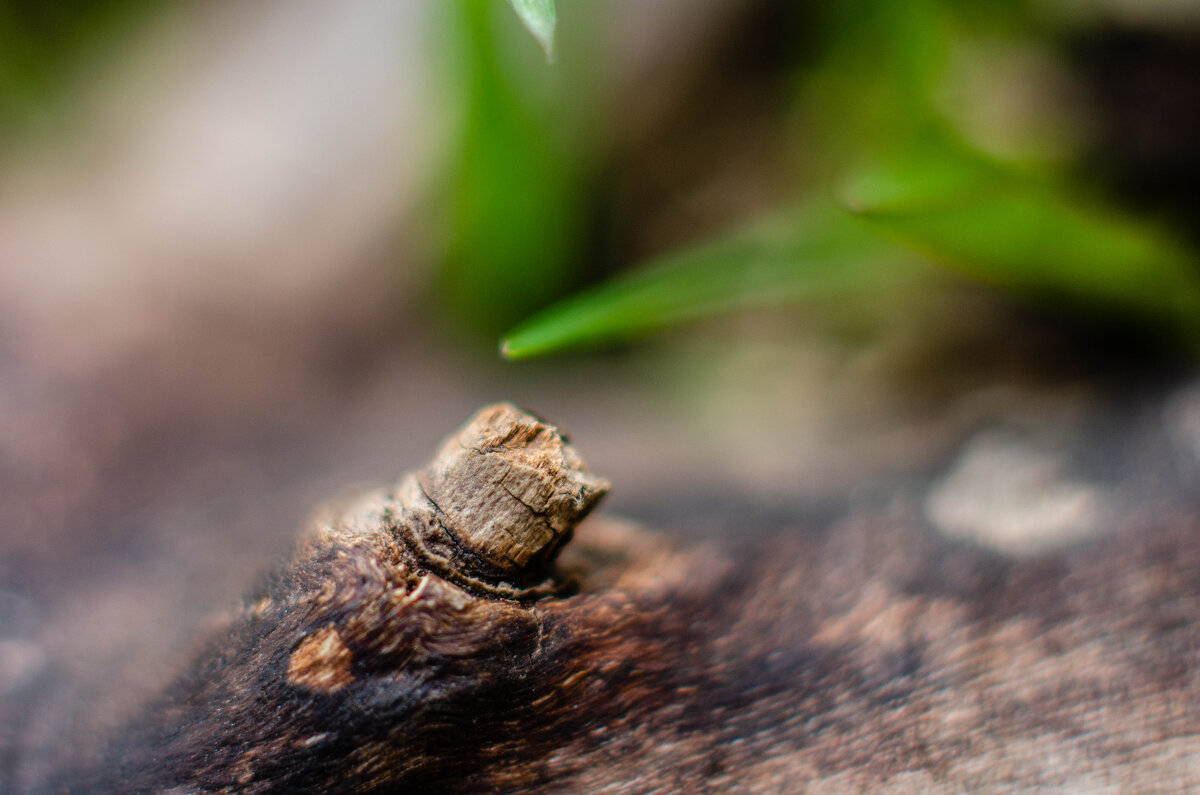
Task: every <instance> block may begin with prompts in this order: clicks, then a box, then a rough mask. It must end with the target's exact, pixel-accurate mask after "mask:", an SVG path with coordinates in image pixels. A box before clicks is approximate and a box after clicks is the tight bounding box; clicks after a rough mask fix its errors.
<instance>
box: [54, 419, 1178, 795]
mask: <svg viewBox="0 0 1200 795" xmlns="http://www.w3.org/2000/svg"><path fill="white" fill-rule="evenodd" d="M483 417H484V418H488V417H493V418H515V420H516V425H520V427H521V428H522V430H520V431H518V432H515V433H511V434H510V433H509V432H508V431H507V430H503V431H499V432H497V433H495V434H494V435H493V434H491V432H490V431H489V432H488V433H484V434H481V437H482V436H486V437H488V438H489V439H491V440H492V441H490V442H488V441H485V442H482V443H480V444H475V443H473V442H470V441H468V442H467V443H466V444H463V443H462V438H463V437H462V435H460V436H459V440H458V441H451V442H448V443H447V446H446V447H444V448H443V451H442V453H441V454H440V455H439V461H441V462H445V461H446V460H448V459H447V458H446V454H447V453H450V458H454V457H455V456H465V457H466V460H465V462H464V467H463V468H462V469H461V470H460V469H459V468H458V467H457V466H455V467H443V466H442V465H441V464H435V465H434V466H432V467H430V468H427V469H426V470H425V471H424V472H423V473H420V474H418V475H416V476H413V477H410V478H408V479H406V480H404V481H403V482H402V483H401V484H400V485H399V486H398V487H396V488H393V489H389V490H384V491H377V492H372V493H368V494H366V495H363V496H361V497H359V498H357V499H356V500H352V501H350V502H348V503H347V504H344V505H342V506H341V507H340V508H337V509H335V510H333V511H331V512H330V513H329V515H328V516H327V517H325V518H323V519H320V520H318V521H317V522H316V523H315V526H314V529H313V531H312V532H310V533H309V534H308V535H307V536H306V537H305V539H304V540H303V542H302V543H301V545H300V547H299V549H298V551H297V552H296V554H295V555H294V557H293V558H292V559H291V560H290V561H289V562H288V563H286V564H285V565H284V566H283V567H282V568H281V569H280V570H278V571H277V572H276V573H275V574H274V575H272V577H271V578H270V579H269V580H268V581H267V583H266V584H265V585H264V587H263V588H262V589H261V591H260V592H259V593H257V594H255V595H253V596H252V597H251V598H249V599H248V600H247V601H246V603H245V607H244V610H243V611H242V612H241V614H240V615H239V616H237V617H236V618H235V619H234V620H233V621H232V622H231V623H230V625H229V626H228V627H227V628H226V629H224V630H222V631H221V632H219V633H218V634H217V635H216V636H215V637H214V638H213V640H212V641H211V643H210V644H209V646H208V647H207V649H206V650H205V652H204V653H202V654H201V655H200V656H199V657H198V658H197V659H196V660H195V662H194V663H193V665H192V667H191V668H190V669H189V671H188V672H187V673H185V674H184V675H182V676H181V677H180V679H179V680H178V681H177V682H176V683H175V684H174V685H173V686H172V688H171V689H170V690H169V692H167V693H166V694H165V695H164V696H163V697H162V698H161V699H160V700H159V701H158V702H156V703H155V704H154V705H152V706H151V707H150V708H149V709H148V710H147V711H146V714H145V715H144V716H143V718H142V719H141V720H140V721H139V722H137V723H135V724H134V725H132V726H129V727H127V728H126V729H124V730H123V731H120V732H118V733H117V734H116V735H114V737H113V738H112V740H111V743H110V745H109V748H108V751H107V753H106V755H105V756H104V758H103V759H101V760H99V761H98V762H96V763H95V764H93V765H92V766H91V767H90V768H89V769H86V770H77V771H74V772H72V773H70V774H69V775H67V776H65V777H64V778H63V780H62V781H61V782H60V784H56V785H53V786H50V787H49V788H48V789H49V790H50V791H57V790H59V789H60V788H61V785H63V784H66V783H72V784H74V786H73V787H72V788H71V791H113V792H120V791H172V792H219V791H226V792H292V791H311V792H339V791H345V792H391V791H439V790H448V791H504V792H520V791H548V792H549V791H555V792H558V791H568V792H656V791H657V792H667V791H751V792H782V791H787V792H792V791H803V790H804V789H806V788H807V787H809V786H812V787H816V788H819V789H820V790H821V791H862V790H871V791H894V792H961V791H1011V790H1013V789H1032V788H1042V789H1048V790H1051V791H1064V792H1065V791H1078V790H1081V789H1087V790H1099V791H1107V790H1114V791H1160V792H1175V791H1183V790H1186V789H1188V788H1191V787H1196V786H1200V766H1197V764H1196V762H1195V760H1196V758H1197V756H1196V753H1197V751H1198V750H1200V747H1198V746H1197V742H1196V740H1195V739H1194V738H1195V737H1196V736H1197V734H1198V733H1200V707H1198V706H1197V705H1198V704H1200V699H1198V698H1197V696H1200V630H1198V629H1197V625H1196V622H1195V616H1196V615H1197V614H1200V544H1197V543H1196V540H1197V537H1198V533H1200V527H1198V526H1197V521H1196V514H1195V512H1194V510H1190V509H1188V508H1186V507H1178V506H1177V507H1175V508H1173V509H1170V510H1166V509H1162V510H1152V511H1146V510H1138V509H1135V510H1132V511H1129V512H1123V513H1121V514H1120V515H1121V520H1120V521H1119V522H1118V523H1117V525H1116V526H1115V528H1114V529H1113V530H1112V531H1111V533H1110V534H1109V535H1108V536H1107V537H1103V538H1098V539H1095V540H1094V541H1093V542H1092V543H1088V544H1083V545H1078V544H1077V545H1075V546H1073V547H1071V548H1069V549H1067V550H1065V551H1062V552H1059V553H1057V554H1049V555H1042V556H1039V557H1037V558H1031V559H1010V558H1006V557H1002V556H1000V555H999V554H994V553H989V552H986V551H983V550H981V549H980V548H978V547H975V546H972V545H969V544H966V543H959V542H954V541H949V540H947V538H946V537H944V536H942V535H940V534H939V533H937V532H936V531H934V530H933V529H932V528H931V527H930V526H929V525H928V523H927V521H926V520H925V518H924V516H923V514H922V512H921V511H920V510H919V508H918V506H915V505H913V504H911V503H905V502H904V501H900V502H897V503H895V504H893V505H891V506H890V507H886V508H879V509H868V510H863V511H860V512H857V513H852V514H849V515H847V516H844V517H842V518H840V519H838V520H837V521H835V522H833V523H832V524H830V525H829V526H827V527H817V528H811V529H809V530H804V531H792V532H789V533H786V534H783V535H778V536H774V537H768V538H765V539H762V540H759V541H756V542H754V543H753V544H750V545H741V546H735V545H731V544H730V545H719V544H707V543H705V544H694V545H689V546H687V547H679V546H677V545H675V544H673V543H669V542H667V541H665V540H664V539H662V538H661V537H659V536H657V535H655V534H654V533H650V532H648V531H645V530H642V529H638V528H635V527H631V526H627V525H622V524H620V523H615V522H613V521H611V520H607V521H606V520H600V519H593V520H589V522H587V523H585V524H584V525H583V526H582V527H581V528H580V529H579V532H578V534H577V537H576V539H575V541H573V542H572V544H571V545H570V547H568V548H567V549H566V550H565V551H564V553H563V556H562V559H561V560H560V561H559V563H558V569H557V573H555V572H553V571H552V570H551V569H550V566H551V564H552V560H551V558H552V555H553V552H554V551H555V550H557V549H558V548H559V545H560V542H561V541H562V539H563V538H565V537H566V535H567V534H568V533H569V532H570V530H569V525H570V523H571V521H573V520H574V519H575V518H577V517H578V516H580V515H582V514H584V513H586V512H587V510H588V509H590V508H591V506H592V505H594V502H595V499H597V498H598V496H599V494H600V492H601V491H602V484H600V483H599V481H597V480H595V479H594V478H592V477H591V476H589V475H586V474H585V473H584V471H583V470H582V466H581V464H580V463H579V461H578V459H577V458H576V457H575V456H574V455H573V454H572V453H571V451H570V448H569V447H566V446H564V445H563V444H562V442H561V440H560V439H559V437H558V436H557V434H556V433H555V432H554V431H553V430H552V429H550V428H549V427H548V426H545V425H544V424H541V423H536V422H535V421H534V420H532V418H522V417H521V415H519V414H516V413H515V412H513V411H512V410H511V409H508V408H498V409H495V410H493V412H485V413H484V415H483ZM484 424H485V425H488V426H489V427H490V426H491V424H493V421H492V420H485V423H484ZM516 425H514V427H516ZM472 427H475V426H468V429H467V430H466V431H465V433H466V434H467V435H468V436H470V435H472V434H473V433H474V431H473V430H471V428H472ZM493 455H500V456H502V457H504V458H505V459H507V458H509V457H510V456H515V458H516V460H522V461H524V460H530V458H531V457H532V460H536V461H537V462H538V463H537V464H535V465H534V466H533V467H532V468H531V469H530V470H525V471H523V474H522V475H521V476H520V477H517V478H515V480H519V481H521V482H524V483H527V484H535V483H537V484H542V485H540V486H537V487H534V486H532V485H530V486H528V487H526V488H522V489H521V490H520V491H518V492H515V493H519V494H520V495H521V498H520V499H516V498H514V497H509V498H508V499H509V500H511V504H510V503H509V502H506V501H505V500H504V499H502V498H501V497H500V494H499V493H498V492H497V491H495V489H494V488H493V487H496V488H500V489H501V490H502V491H503V487H504V486H510V483H511V482H513V479H510V478H507V477H505V474H506V473H508V472H510V471H511V469H510V468H509V466H508V465H507V464H505V465H503V466H501V467H500V468H499V469H498V470H496V469H492V468H491V462H490V460H489V462H488V465H487V466H484V465H483V463H482V462H481V461H480V460H479V457H480V456H483V457H487V456H493ZM456 471H463V472H467V471H469V472H476V473H479V472H487V473H488V475H487V476H486V477H484V478H483V479H482V480H479V481H474V482H472V483H470V484H463V485H462V490H461V491H459V490H455V493H456V494H458V495H462V494H473V495H476V496H472V497H470V498H469V499H466V500H465V502H463V501H461V498H455V497H453V496H450V495H447V500H446V502H445V503H443V501H442V499H441V498H440V497H439V498H438V499H437V504H438V505H440V506H441V507H442V509H443V510H442V511H441V512H439V511H438V510H437V508H436V507H434V506H433V503H432V502H430V501H428V500H427V499H426V494H425V493H422V484H428V485H427V486H426V490H428V489H430V488H432V489H433V490H434V491H435V492H436V493H437V494H439V495H443V494H445V493H446V491H447V490H448V489H445V488H442V487H440V486H437V485H435V484H436V483H438V482H442V483H455V482H459V478H458V476H456V475H454V474H449V473H453V472H456ZM439 473H441V474H439ZM549 473H554V474H553V476H552V477H551V478H550V479H549V480H544V479H542V478H543V476H544V475H546V474H549ZM563 478H565V479H566V480H565V482H568V483H571V484H572V485H570V486H568V487H563V488H559V487H558V486H559V485H560V484H562V483H564V480H563ZM488 484H490V485H488ZM510 488H511V486H510ZM532 494H537V495H541V496H539V497H531V496H530V495H532ZM456 499H459V501H457V502H456V501H455V500H456ZM497 500H498V502H495V501H497ZM479 502H487V503H489V504H493V503H494V504H496V505H497V506H498V508H499V512H498V513H489V514H488V517H491V518H493V519H494V518H495V517H496V516H498V515H501V514H503V515H506V516H509V517H510V519H509V520H506V521H505V522H502V523H499V524H496V529H497V531H500V530H501V528H504V529H507V531H508V533H511V534H512V537H513V538H515V539H521V540H518V541H517V542H516V544H515V545H511V544H510V545H507V546H502V547H496V546H494V545H493V544H491V543H489V541H490V534H485V535H484V538H483V539H482V541H481V540H479V535H478V532H477V531H478V524H472V525H471V527H470V528H464V527H463V526H462V525H459V524H457V520H453V521H452V520H450V519H449V517H461V516H464V515H467V514H469V513H470V507H471V505H473V504H477V503H479ZM447 505H453V506H454V507H453V508H451V509H447V508H446V506H447ZM531 506H532V507H531ZM545 517H558V518H546V521H547V522H548V523H549V524H550V526H551V527H561V528H563V529H561V530H556V531H555V532H543V531H544V529H545V528H541V529H537V528H531V527H529V526H528V525H525V524H524V522H528V521H529V520H530V519H531V518H533V519H536V520H537V521H541V520H542V519H543V518H545ZM559 519H562V520H563V521H561V522H560V521H559ZM535 524H536V522H535ZM539 527H540V526H539ZM522 528H523V529H522ZM514 529H515V532H514ZM506 537H507V535H506ZM413 539H417V540H418V542H417V543H414V541H413ZM464 539H471V541H468V543H462V542H463V540H464ZM530 539H532V543H530ZM456 542H457V543H456ZM497 548H499V549H501V550H502V551H501V552H500V553H499V554H494V551H495V550H496V549H497ZM431 550H432V552H431ZM477 550H482V552H479V551H477ZM514 550H517V551H515V552H514ZM526 553H528V554H526ZM517 560H524V561H525V562H526V563H525V565H526V566H527V567H528V568H525V569H523V568H522V566H521V565H518V564H517V563H516V561H517ZM460 566H463V567H465V568H464V569H463V570H465V571H467V574H465V575H461V579H460V580H459V581H457V582H456V581H455V579H454V578H455V576H456V575H451V577H450V579H447V577H446V576H445V575H446V573H447V572H449V571H451V570H457V567H460ZM447 567H449V568H447ZM572 579H573V580H574V581H575V582H576V583H577V590H576V591H573V592H572V591H567V590H565V589H563V588H561V587H559V586H562V585H563V584H564V583H567V582H569V581H571V580H572ZM547 583H549V584H547ZM550 584H553V585H554V586H555V587H550Z"/></svg>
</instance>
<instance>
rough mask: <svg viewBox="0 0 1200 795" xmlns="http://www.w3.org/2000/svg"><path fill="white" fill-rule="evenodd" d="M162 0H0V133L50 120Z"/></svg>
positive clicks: (160, 4)
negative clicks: (73, 89) (72, 89)
mask: <svg viewBox="0 0 1200 795" xmlns="http://www.w3.org/2000/svg"><path fill="white" fill-rule="evenodd" d="M163 5H165V4H164V3H163V2H161V0H61V1H56V2H39V0H0V132H5V133H7V132H10V131H12V129H13V128H14V127H18V126H20V125H21V124H24V123H26V122H27V121H29V120H31V119H36V118H38V117H41V116H52V115H53V112H54V111H55V110H56V107H55V106H56V105H57V103H58V102H59V101H60V99H61V98H63V97H64V96H66V95H68V93H69V89H70V87H71V86H72V85H73V83H74V82H75V81H76V80H77V79H79V78H81V77H83V76H85V75H86V74H88V73H89V72H90V71H92V68H93V67H94V65H95V62H96V61H97V60H103V59H104V57H105V56H107V55H108V53H109V52H115V51H116V49H117V46H118V45H119V44H120V43H121V42H122V41H123V40H124V38H125V35H126V34H127V33H128V32H129V31H130V30H132V29H133V28H135V27H136V25H137V24H138V23H139V22H140V21H142V20H144V19H145V18H147V17H149V16H150V14H151V12H152V11H153V10H155V9H157V8H159V7H161V6H163Z"/></svg>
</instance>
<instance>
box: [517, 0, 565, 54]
mask: <svg viewBox="0 0 1200 795" xmlns="http://www.w3.org/2000/svg"><path fill="white" fill-rule="evenodd" d="M508 4H509V5H510V6H512V7H513V11H516V12H517V16H519V17H520V18H521V21H522V22H524V23H525V27H526V28H527V29H528V30H529V32H530V33H531V34H533V37H534V38H535V39H537V41H538V44H540V45H542V50H543V51H544V52H545V53H546V60H547V61H551V62H552V61H553V60H554V23H555V18H554V0H508Z"/></svg>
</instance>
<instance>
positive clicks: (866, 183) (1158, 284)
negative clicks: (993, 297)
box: [848, 156, 1200, 337]
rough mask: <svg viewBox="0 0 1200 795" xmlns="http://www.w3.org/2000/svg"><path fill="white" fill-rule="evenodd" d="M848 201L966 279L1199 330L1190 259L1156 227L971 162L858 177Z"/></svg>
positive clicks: (1199, 296) (947, 161)
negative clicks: (966, 277) (967, 277)
mask: <svg viewBox="0 0 1200 795" xmlns="http://www.w3.org/2000/svg"><path fill="white" fill-rule="evenodd" d="M848 204H849V205H850V206H852V207H853V208H854V209H855V211H856V212H857V213H858V214H859V216H860V217H862V218H863V219H864V220H866V221H868V222H869V223H870V224H871V225H872V226H874V227H875V228H876V229H878V230H879V231H880V232H881V233H882V234H885V235H887V236H889V237H891V238H892V239H894V240H896V241H898V242H900V243H902V244H904V245H906V246H908V247H909V248H911V249H912V250H914V251H915V252H918V253H920V254H923V255H925V256H927V257H929V258H930V259H932V260H934V261H935V262H938V263H940V264H942V265H945V266H947V267H950V268H952V269H954V270H957V271H959V272H961V273H963V274H965V275H967V276H969V277H971V278H973V279H976V280H978V281H981V282H984V283H987V284H991V285H993V286H996V287H999V288H1001V289H1004V290H1007V291H1011V292H1014V293H1018V294H1022V295H1026V296H1030V297H1033V298H1038V299H1042V300H1044V301H1045V300H1049V301H1053V302H1055V305H1056V306H1061V307H1063V308H1069V309H1077V310H1084V311H1088V312H1091V313H1093V314H1097V313H1105V314H1109V315H1111V316H1114V317H1120V316H1128V317H1131V318H1133V317H1136V318H1139V319H1148V320H1153V321H1160V322H1165V323H1166V324H1167V325H1169V326H1170V327H1171V328H1172V329H1173V330H1175V331H1178V332H1182V333H1184V334H1185V336H1189V337H1192V336H1194V335H1195V334H1196V333H1197V331H1198V330H1200V267H1198V263H1197V258H1196V257H1195V256H1194V255H1193V254H1192V253H1191V252H1189V251H1188V250H1187V249H1186V248H1185V247H1184V246H1182V245H1181V244H1180V243H1179V242H1178V241H1176V240H1174V239H1173V238H1172V237H1171V236H1170V235H1168V234H1167V233H1166V232H1165V231H1163V230H1161V229H1159V228H1157V227H1155V226H1154V225H1152V224H1148V223H1145V222H1143V221H1140V220H1137V219H1133V218H1130V217H1128V216H1126V215H1123V214H1121V213H1119V212H1117V211H1115V210H1112V209H1108V208H1104V207H1100V206H1096V205H1090V204H1088V203H1086V202H1081V201H1078V200H1076V199H1074V198H1073V197H1071V196H1068V195H1067V194H1066V193H1065V192H1064V191H1063V190H1061V189H1060V188H1058V187H1057V186H1056V185H1054V184H1053V182H1052V181H1050V180H1048V179H1042V178H1038V177H1035V176H1031V175H1025V174H1020V173H1016V172H1014V171H1011V170H1007V169H1004V168H1003V167H1001V166H998V165H996V164H992V163H990V162H986V161H983V160H980V161H979V162H976V163H971V162H968V161H962V160H958V159H957V157H956V156H947V157H946V158H944V161H943V162H942V163H940V164H939V163H937V162H934V160H933V159H930V158H918V159H914V160H910V161H907V162H904V163H898V164H894V165H893V166H891V167H890V168H888V169H886V170H883V171H878V172H875V173H873V174H870V175H867V176H863V177H860V179H858V180H856V185H855V187H854V188H852V189H851V191H850V193H849V195H848Z"/></svg>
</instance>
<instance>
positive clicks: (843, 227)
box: [501, 202, 923, 359]
mask: <svg viewBox="0 0 1200 795" xmlns="http://www.w3.org/2000/svg"><path fill="white" fill-rule="evenodd" d="M922 270H923V266H922V265H921V264H920V263H919V261H918V260H917V259H916V258H914V257H912V256H911V255H908V254H907V253H906V252H905V251H904V250H903V249H902V248H901V247H899V246H896V245H895V244H893V243H891V242H889V241H887V240H885V239H883V238H881V237H880V236H879V235H877V234H876V233H874V232H873V231H872V230H871V229H870V228H869V227H868V226H867V225H865V224H863V223H862V222H861V221H859V220H858V219H856V218H854V217H853V216H851V215H850V214H848V213H846V212H844V211H842V210H841V209H839V208H837V207H834V206H832V205H830V204H827V203H824V202H813V203H810V204H808V205H805V206H803V207H801V208H792V209H790V210H789V211H787V212H784V213H781V214H779V215H776V216H774V217H772V218H770V219H768V220H766V221H763V222H760V223H757V224H754V225H753V226H751V227H749V228H746V229H742V230H739V231H737V232H734V233H731V234H728V235H725V236H722V237H718V238H717V239H715V240H711V241H708V242H706V243H704V244H701V245H698V246H695V247H693V248H689V249H685V250H683V251H680V252H676V253H672V254H670V255H668V256H666V257H664V258H662V259H659V260H658V261H656V262H653V263H651V264H649V265H648V266H646V267H645V268H642V269H639V270H637V271H635V272H633V273H630V274H628V275H627V276H623V277H620V278H617V279H614V280H613V281H611V282H608V283H606V284H603V285H600V286H599V287H596V288H593V289H591V290H588V291H585V292H582V293H580V294H578V295H575V296H573V297H571V298H569V299H567V300H566V301H563V302H561V303H559V304H556V305H554V306H552V307H550V308H549V309H547V310H546V311H544V312H542V313H540V314H538V315H537V316H535V317H533V318H532V319H530V320H529V321H527V322H526V323H524V324H522V325H521V326H520V327H518V328H516V329H514V330H513V331H512V332H511V333H510V334H509V335H508V336H507V337H506V338H505V339H504V341H503V342H502V343H501V353H502V354H503V355H504V356H505V357H507V358H509V359H521V358H527V357H531V356H538V355H541V354H545V353H550V352H553V351H556V350H560V349H565V348H578V347H593V346H596V345H598V344H601V343H603V342H609V341H613V340H617V339H623V338H627V337H632V336H636V335H638V334H641V333H644V332H647V331H651V330H654V329H658V328H662V327H665V326H670V325H674V324H677V323H681V322H684V321H688V320H693V319H697V318H700V317H706V316H710V315H714V314H719V313H725V312H729V311H733V310H737V309H743V308H747V307H751V306H762V305H770V304H779V303H783V302H789V301H803V300H810V301H811V300H824V299H831V298H837V297H841V296H845V295H850V294H856V293H858V292H861V291H863V290H867V289H870V290H876V289H877V290H884V289H891V288H892V287H894V286H896V285H898V284H901V283H906V284H911V283H912V281H913V278H914V276H915V275H917V274H918V273H919V272H921V271H922Z"/></svg>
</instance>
